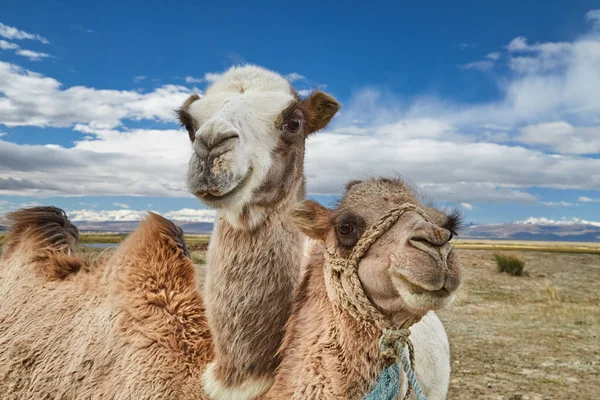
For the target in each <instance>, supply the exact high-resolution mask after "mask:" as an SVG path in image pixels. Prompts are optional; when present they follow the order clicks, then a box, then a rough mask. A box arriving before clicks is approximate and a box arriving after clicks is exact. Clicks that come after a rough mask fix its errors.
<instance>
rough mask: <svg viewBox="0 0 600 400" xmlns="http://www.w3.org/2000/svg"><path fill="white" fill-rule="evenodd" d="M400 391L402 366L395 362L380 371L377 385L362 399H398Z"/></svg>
mask: <svg viewBox="0 0 600 400" xmlns="http://www.w3.org/2000/svg"><path fill="white" fill-rule="evenodd" d="M399 392H400V367H399V366H398V363H393V364H391V365H389V366H387V367H386V368H385V369H384V370H383V371H381V372H380V373H379V376H377V383H376V384H375V387H374V388H373V390H372V391H371V393H367V394H366V395H365V396H364V397H363V398H362V400H398V394H399Z"/></svg>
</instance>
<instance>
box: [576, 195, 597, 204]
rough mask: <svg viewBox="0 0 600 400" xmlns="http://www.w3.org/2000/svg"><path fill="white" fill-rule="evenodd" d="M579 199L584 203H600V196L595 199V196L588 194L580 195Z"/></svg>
mask: <svg viewBox="0 0 600 400" xmlns="http://www.w3.org/2000/svg"><path fill="white" fill-rule="evenodd" d="M577 201H580V202H582V203H600V198H599V199H593V198H591V197H587V196H579V198H578V199H577Z"/></svg>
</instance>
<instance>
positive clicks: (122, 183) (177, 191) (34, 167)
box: [0, 125, 192, 197]
mask: <svg viewBox="0 0 600 400" xmlns="http://www.w3.org/2000/svg"><path fill="white" fill-rule="evenodd" d="M76 129H77V130H78V131H80V132H84V133H86V134H88V135H89V138H88V139H83V140H81V141H78V142H76V143H75V145H74V146H73V147H71V148H63V147H60V146H56V145H54V146H40V145H18V144H15V143H10V142H5V141H2V140H0V194H11V195H24V196H38V197H44V196H53V195H55V196H84V195H85V196H93V195H134V196H135V195H138V196H167V197H170V196H179V197H190V196H191V195H190V194H189V192H188V190H187V188H186V184H185V180H186V173H187V162H188V160H189V156H190V154H191V151H192V150H191V147H190V145H189V139H188V138H187V135H186V134H185V132H183V131H181V130H151V129H133V130H124V131H118V130H101V129H98V130H95V129H93V128H90V127H89V126H84V125H78V126H77V127H76Z"/></svg>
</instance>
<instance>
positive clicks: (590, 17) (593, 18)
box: [585, 10, 600, 29]
mask: <svg viewBox="0 0 600 400" xmlns="http://www.w3.org/2000/svg"><path fill="white" fill-rule="evenodd" d="M585 19H586V20H587V21H588V22H589V23H591V24H592V27H593V29H600V10H591V11H588V13H587V14H585Z"/></svg>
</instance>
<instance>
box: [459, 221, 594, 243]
mask: <svg viewBox="0 0 600 400" xmlns="http://www.w3.org/2000/svg"><path fill="white" fill-rule="evenodd" d="M459 237H460V238H461V239H502V240H539V241H544V242H598V241H600V226H595V225H588V224H547V225H546V224H524V223H508V224H482V225H469V226H467V227H466V228H464V229H462V230H461V231H460V232H459Z"/></svg>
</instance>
